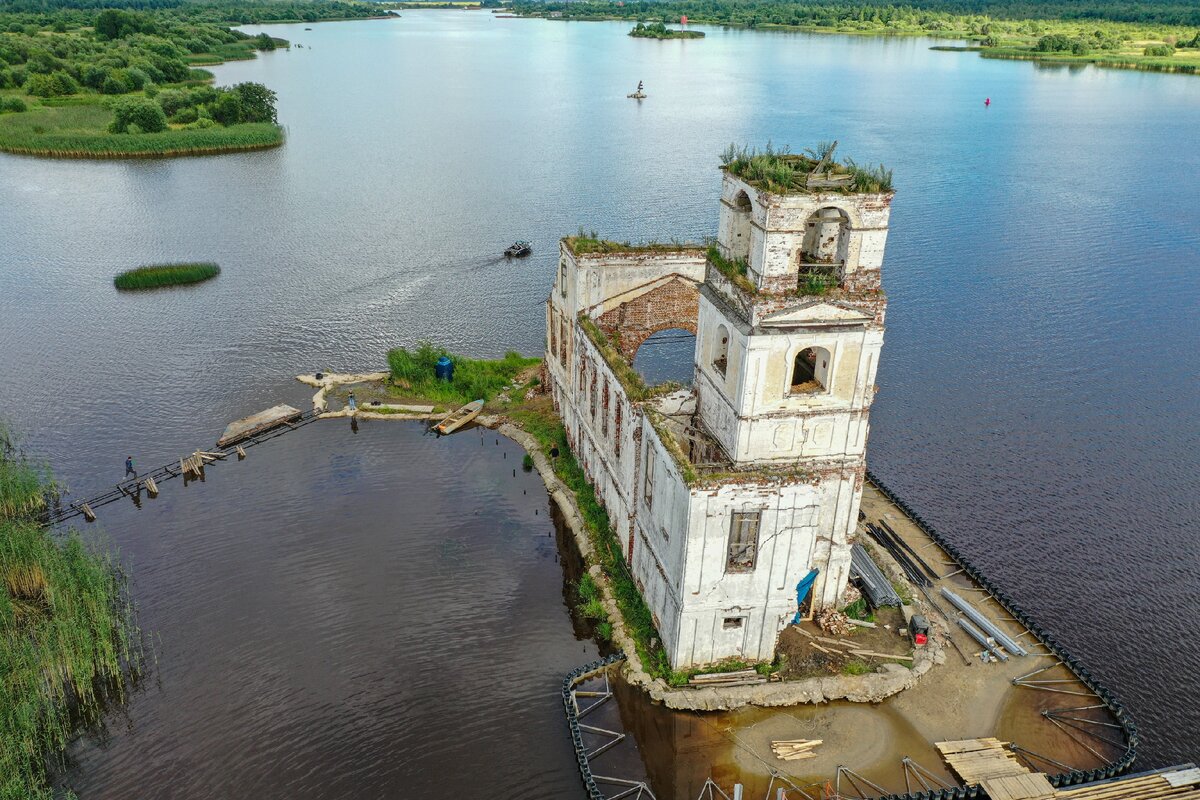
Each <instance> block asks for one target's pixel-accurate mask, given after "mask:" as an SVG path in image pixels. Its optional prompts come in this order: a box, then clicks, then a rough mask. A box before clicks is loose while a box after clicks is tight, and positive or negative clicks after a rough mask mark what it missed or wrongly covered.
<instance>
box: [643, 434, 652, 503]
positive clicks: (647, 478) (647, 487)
mask: <svg viewBox="0 0 1200 800" xmlns="http://www.w3.org/2000/svg"><path fill="white" fill-rule="evenodd" d="M643 473H644V474H643V476H642V497H643V498H644V499H645V501H646V510H647V511H649V510H651V509H653V508H654V448H653V447H651V446H650V443H649V442H647V443H646V460H645V469H644V470H643Z"/></svg>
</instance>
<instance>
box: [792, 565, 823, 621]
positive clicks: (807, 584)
mask: <svg viewBox="0 0 1200 800" xmlns="http://www.w3.org/2000/svg"><path fill="white" fill-rule="evenodd" d="M820 571H821V570H819V569H817V568H816V567H813V568H812V569H811V570H809V572H808V574H807V575H805V576H804V577H803V578H801V579H800V582H799V583H797V584H796V616H794V617H792V624H793V625H798V624H799V623H800V609H801V607H803V606H804V599H805V598H806V597H808V593H809V592H811V591H812V587H813V583H814V582H815V581H816V580H817V573H818V572H820Z"/></svg>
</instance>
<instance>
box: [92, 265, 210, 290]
mask: <svg viewBox="0 0 1200 800" xmlns="http://www.w3.org/2000/svg"><path fill="white" fill-rule="evenodd" d="M220 274H221V268H220V267H218V266H217V265H216V264H212V263H209V262H199V263H190V264H152V265H150V266H146V267H138V268H137V269H131V270H127V271H125V272H122V273H121V274H120V275H118V276H117V277H115V278H113V285H114V286H116V287H117V288H118V289H125V290H140V289H157V288H159V287H161V286H183V285H186V284H189V283H199V282H200V281H206V280H208V279H209V278H215V277H217V276H218V275H220Z"/></svg>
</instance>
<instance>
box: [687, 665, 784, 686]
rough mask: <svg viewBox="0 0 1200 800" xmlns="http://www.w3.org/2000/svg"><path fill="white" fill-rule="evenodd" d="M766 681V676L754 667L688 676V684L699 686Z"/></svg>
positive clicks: (742, 684)
mask: <svg viewBox="0 0 1200 800" xmlns="http://www.w3.org/2000/svg"><path fill="white" fill-rule="evenodd" d="M766 682H767V678H766V676H764V675H759V674H758V672H756V671H755V670H752V669H740V670H737V671H736V672H702V673H700V674H698V675H693V676H692V677H690V678H688V685H689V686H695V687H697V688H700V687H703V686H751V685H753V684H756V683H766Z"/></svg>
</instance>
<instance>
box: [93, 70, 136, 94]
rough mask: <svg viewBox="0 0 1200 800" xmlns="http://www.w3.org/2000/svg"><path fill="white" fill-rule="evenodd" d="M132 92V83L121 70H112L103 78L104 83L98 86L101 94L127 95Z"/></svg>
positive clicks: (126, 73) (127, 75)
mask: <svg viewBox="0 0 1200 800" xmlns="http://www.w3.org/2000/svg"><path fill="white" fill-rule="evenodd" d="M132 91H133V81H131V80H130V78H129V73H128V72H126V71H125V70H123V69H114V70H112V71H111V72H109V73H108V75H107V76H105V78H104V83H103V84H101V85H100V92H101V93H102V94H129V93H130V92H132Z"/></svg>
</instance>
